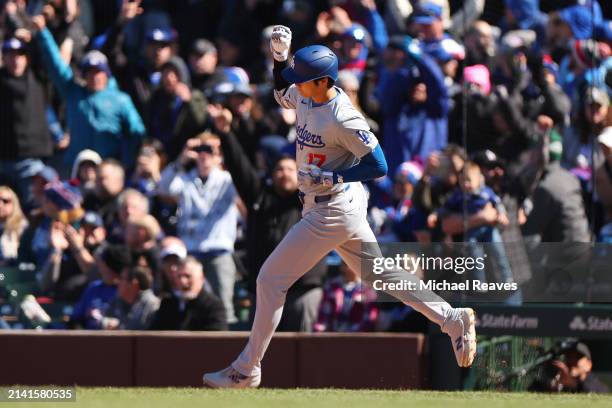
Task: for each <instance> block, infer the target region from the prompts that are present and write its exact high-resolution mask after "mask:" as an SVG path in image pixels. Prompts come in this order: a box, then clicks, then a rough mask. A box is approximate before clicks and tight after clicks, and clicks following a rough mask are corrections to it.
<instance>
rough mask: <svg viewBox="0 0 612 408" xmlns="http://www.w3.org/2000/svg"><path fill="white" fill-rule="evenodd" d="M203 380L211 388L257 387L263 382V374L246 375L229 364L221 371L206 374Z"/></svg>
mask: <svg viewBox="0 0 612 408" xmlns="http://www.w3.org/2000/svg"><path fill="white" fill-rule="evenodd" d="M202 380H203V381H204V385H206V386H208V387H210V388H257V387H259V384H260V383H261V375H260V374H258V375H252V376H246V375H244V374H240V373H239V372H238V371H236V370H234V368H233V367H232V366H229V367H227V368H225V369H223V370H221V371H215V372H214V373H206V374H204V376H203V377H202Z"/></svg>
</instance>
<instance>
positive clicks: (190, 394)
mask: <svg viewBox="0 0 612 408" xmlns="http://www.w3.org/2000/svg"><path fill="white" fill-rule="evenodd" d="M25 406H40V407H72V408H76V407H87V408H98V407H99V408H113V407H121V408H123V407H125V408H139V407H143V408H145V407H146V408H162V407H163V408H180V407H201V408H208V407H211V408H217V407H219V408H234V407H258V408H259V407H261V408H264V407H265V408H273V407H283V408H286V407H290V408H297V407H309V408H310V407H317V408H318V407H330V408H331V407H334V408H337V407H350V408H361V407H375V408H388V407H402V408H433V407H450V408H492V407H494V408H498V407H500V408H503V407H523V408H528V407H529V408H532V407H533V408H539V407H551V408H552V407H554V408H561V407H580V408H599V407H601V408H604V407H606V408H609V407H612V396H597V395H579V394H574V395H547V394H524V393H492V392H436V391H368V390H360V391H353V390H337V389H333V390H332V389H318V390H307V389H294V390H277V389H259V390H211V389H197V388H154V389H152V388H78V389H77V401H76V403H75V402H64V403H56V402H53V403H52V402H48V403H42V404H40V405H39V404H32V403H23V402H22V403H1V404H0V407H2V408H5V407H18V408H23V407H25Z"/></svg>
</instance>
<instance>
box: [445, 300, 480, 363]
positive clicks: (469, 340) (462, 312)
mask: <svg viewBox="0 0 612 408" xmlns="http://www.w3.org/2000/svg"><path fill="white" fill-rule="evenodd" d="M442 331H443V332H444V333H446V334H448V335H449V336H450V338H451V343H452V344H453V351H454V352H455V358H456V359H457V364H459V367H470V366H471V365H472V363H473V362H474V357H476V313H475V312H474V309H470V308H464V309H460V308H455V309H453V311H452V312H451V315H450V316H449V317H448V318H447V319H446V321H445V322H444V324H443V325H442Z"/></svg>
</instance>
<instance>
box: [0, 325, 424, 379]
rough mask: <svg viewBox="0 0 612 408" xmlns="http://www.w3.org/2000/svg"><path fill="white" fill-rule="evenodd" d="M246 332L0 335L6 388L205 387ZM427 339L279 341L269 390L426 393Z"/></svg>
mask: <svg viewBox="0 0 612 408" xmlns="http://www.w3.org/2000/svg"><path fill="white" fill-rule="evenodd" d="M247 338H248V333H242V332H199V333H198V332H129V331H126V332H117V333H112V332H90V331H51V330H50V331H43V332H35V331H4V332H0V362H1V363H0V367H1V368H0V385H10V384H23V385H42V384H56V385H71V384H76V385H82V386H144V387H166V386H200V385H201V376H202V373H204V372H207V371H213V370H218V369H221V368H224V367H226V366H227V365H228V364H229V363H230V362H231V361H232V359H233V358H235V357H236V356H237V354H238V353H239V352H240V350H242V347H243V346H244V345H245V343H246V340H247ZM424 343H425V339H424V336H422V335H414V334H382V333H381V334H374V333H373V334H367V333H360V334H318V335H311V334H297V333H279V334H277V335H275V336H274V338H273V339H272V343H271V346H270V348H269V350H268V353H267V354H266V357H265V359H264V361H263V362H262V367H263V377H262V386H264V387H274V388H291V387H303V388H313V387H341V388H396V389H397V388H412V389H414V388H424V387H426V386H427V384H426V381H425V370H424V362H425V359H424Z"/></svg>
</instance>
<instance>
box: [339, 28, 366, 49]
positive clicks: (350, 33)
mask: <svg viewBox="0 0 612 408" xmlns="http://www.w3.org/2000/svg"><path fill="white" fill-rule="evenodd" d="M342 35H343V36H345V37H349V38H352V39H353V40H355V41H357V42H358V43H361V44H367V42H368V31H367V30H366V29H365V27H364V26H362V25H361V24H357V23H355V24H351V26H350V27H349V28H347V29H346V31H345V32H343V33H342Z"/></svg>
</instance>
